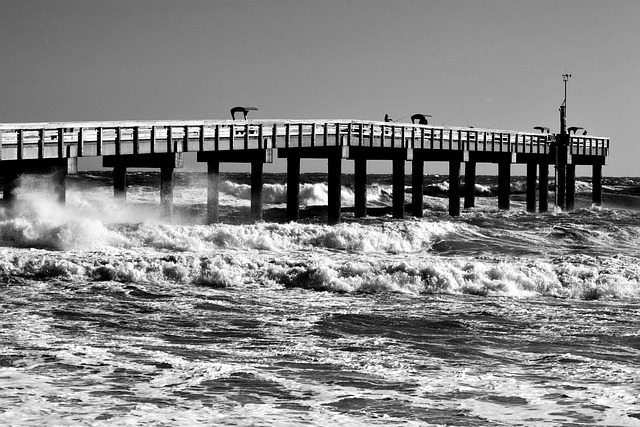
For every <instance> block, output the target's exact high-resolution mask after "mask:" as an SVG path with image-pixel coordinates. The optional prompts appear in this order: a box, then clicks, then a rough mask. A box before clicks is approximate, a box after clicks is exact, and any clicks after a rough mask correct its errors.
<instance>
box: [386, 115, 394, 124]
mask: <svg viewBox="0 0 640 427" xmlns="http://www.w3.org/2000/svg"><path fill="white" fill-rule="evenodd" d="M384 121H385V122H392V121H393V119H392V118H391V117H389V115H388V114H385V115H384Z"/></svg>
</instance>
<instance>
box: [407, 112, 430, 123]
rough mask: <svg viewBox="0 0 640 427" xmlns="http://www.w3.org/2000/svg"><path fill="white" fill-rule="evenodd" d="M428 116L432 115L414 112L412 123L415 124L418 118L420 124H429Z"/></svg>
mask: <svg viewBox="0 0 640 427" xmlns="http://www.w3.org/2000/svg"><path fill="white" fill-rule="evenodd" d="M427 117H431V116H430V115H429V114H414V115H413V116H411V123H414V124H415V122H416V120H417V121H418V124H419V125H428V124H429V121H428V120H427Z"/></svg>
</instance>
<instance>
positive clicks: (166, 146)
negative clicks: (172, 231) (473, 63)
mask: <svg viewBox="0 0 640 427" xmlns="http://www.w3.org/2000/svg"><path fill="white" fill-rule="evenodd" d="M0 143H1V148H0V171H2V173H3V177H4V198H5V199H9V200H10V199H11V198H12V195H11V193H12V189H13V188H14V186H15V180H16V179H17V176H19V175H20V174H23V173H49V172H52V171H54V172H55V171H58V175H60V174H62V175H64V174H65V172H60V170H61V169H62V168H64V167H65V166H67V165H68V163H69V162H73V161H75V159H77V158H80V157H102V158H103V164H104V166H107V167H113V168H114V190H115V192H116V194H117V195H121V196H124V195H125V194H126V168H128V167H156V168H160V169H161V175H162V176H163V178H162V182H163V188H164V190H163V192H162V194H163V203H165V204H166V205H167V206H170V204H171V198H172V190H171V188H172V185H171V181H172V179H171V174H172V172H173V170H174V168H176V167H181V166H182V153H188V152H197V153H198V160H199V161H202V162H207V164H208V170H209V174H210V177H211V179H210V185H209V192H208V194H209V198H208V200H209V205H210V220H211V221H215V220H217V173H218V171H219V167H218V166H217V165H218V164H219V163H220V162H248V163H251V165H252V175H256V176H254V177H253V179H252V187H256V188H255V189H254V191H252V196H253V197H252V213H253V215H254V217H255V218H256V219H259V218H260V215H261V201H260V200H259V198H260V196H261V186H262V178H261V175H262V165H263V164H264V163H265V162H270V161H272V159H273V156H274V155H275V154H277V155H278V157H282V158H287V173H288V178H287V182H288V191H289V197H288V204H287V211H288V213H287V217H288V219H290V220H296V219H297V217H298V206H297V198H298V194H297V188H298V185H297V184H298V183H299V174H300V159H301V158H326V159H327V160H328V165H329V187H330V188H329V222H337V221H339V220H340V200H339V197H340V192H339V188H340V175H341V166H340V165H341V162H340V160H342V159H351V160H354V161H355V174H356V188H355V192H356V206H355V212H356V216H363V215H366V199H363V194H364V187H363V186H364V185H366V161H367V160H371V159H388V160H391V161H392V162H393V174H394V177H395V176H396V175H397V176H398V178H397V180H396V179H395V178H394V181H396V183H395V184H394V202H393V203H394V216H395V217H401V216H402V215H403V214H404V184H403V182H404V165H405V162H406V161H411V162H412V165H413V173H412V176H413V178H412V182H413V187H414V188H413V191H412V194H413V199H414V200H413V204H412V213H413V214H414V215H416V216H421V215H422V184H421V180H422V177H423V170H424V162H428V161H447V162H449V166H450V188H451V191H450V209H449V210H450V213H451V214H452V215H458V214H459V213H460V206H459V205H460V194H459V191H460V188H459V187H460V186H459V183H460V181H459V178H460V165H461V163H464V164H465V207H467V208H468V207H472V206H473V204H474V202H473V197H474V196H473V191H472V190H473V185H474V184H475V167H476V164H477V163H497V164H498V165H499V168H498V173H499V197H498V199H499V200H498V204H499V206H500V207H501V208H505V209H508V207H509V196H508V187H509V180H510V165H511V164H514V163H522V164H527V165H528V166H527V179H528V187H531V188H530V191H528V197H527V209H528V210H530V211H533V210H535V183H536V180H537V175H536V174H537V169H538V168H539V171H540V185H539V187H540V211H546V209H547V207H546V196H547V194H546V182H547V175H548V167H549V165H555V166H556V167H561V168H562V170H563V180H564V177H565V173H566V187H567V189H566V206H562V207H566V208H568V209H571V208H572V207H573V194H574V193H575V165H592V166H593V175H594V181H597V182H596V183H595V184H594V193H593V194H594V203H600V197H601V189H600V180H601V176H602V175H601V174H602V172H601V168H602V165H604V164H605V163H606V157H607V156H608V154H609V138H604V137H596V136H591V135H555V134H550V133H537V132H536V133H534V132H517V131H512V130H498V129H482V128H472V127H439V126H429V125H419V124H409V123H393V122H378V121H362V120H251V121H246V120H242V121H231V120H199V121H195V120H190V121H118V122H63V123H6V124H0ZM565 169H566V172H564V170H565ZM257 175H260V176H257ZM400 177H402V179H401V178H400ZM60 182H61V185H62V186H64V179H63V178H61V180H60ZM456 183H457V184H458V185H455V184H456ZM543 184H545V189H543V188H542V187H543ZM505 188H506V189H505ZM60 191H61V192H62V195H61V197H60V200H64V189H61V190H60ZM396 193H397V194H396ZM564 195H565V194H564V192H563V197H562V199H561V200H562V202H563V205H564V202H565V198H564ZM418 198H419V200H417V199H418ZM543 198H544V199H545V200H544V202H543ZM168 211H169V212H170V208H168Z"/></svg>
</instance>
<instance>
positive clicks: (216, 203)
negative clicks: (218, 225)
mask: <svg viewBox="0 0 640 427" xmlns="http://www.w3.org/2000/svg"><path fill="white" fill-rule="evenodd" d="M219 220H220V162H216V161H209V162H207V223H208V224H213V223H215V222H218V221H219Z"/></svg>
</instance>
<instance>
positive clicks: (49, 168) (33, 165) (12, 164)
mask: <svg viewBox="0 0 640 427" xmlns="http://www.w3.org/2000/svg"><path fill="white" fill-rule="evenodd" d="M75 164H76V159H41V160H38V159H27V160H8V161H4V162H0V173H7V172H11V173H17V174H49V173H52V172H57V171H58V170H59V169H60V168H66V169H67V170H68V171H70V172H72V171H73V170H74V169H77V166H75Z"/></svg>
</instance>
